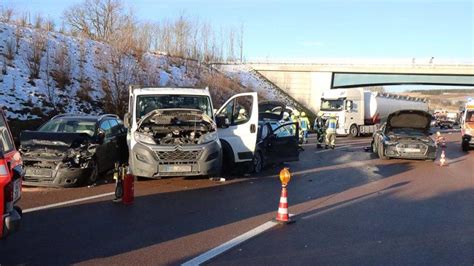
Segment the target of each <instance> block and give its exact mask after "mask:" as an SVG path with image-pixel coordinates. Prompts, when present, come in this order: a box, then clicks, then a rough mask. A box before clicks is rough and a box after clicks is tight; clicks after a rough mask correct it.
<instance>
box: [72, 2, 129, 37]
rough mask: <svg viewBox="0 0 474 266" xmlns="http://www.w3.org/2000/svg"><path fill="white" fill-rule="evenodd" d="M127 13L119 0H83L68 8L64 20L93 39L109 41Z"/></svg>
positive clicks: (74, 29) (73, 28)
mask: <svg viewBox="0 0 474 266" xmlns="http://www.w3.org/2000/svg"><path fill="white" fill-rule="evenodd" d="M124 16H127V14H126V13H125V11H124V6H123V3H122V1H121V0H85V1H84V2H82V3H79V4H76V5H73V6H71V7H70V8H68V9H67V10H66V11H65V12H64V14H63V17H64V20H65V21H66V23H67V24H68V25H69V26H70V27H71V28H72V30H73V31H77V32H80V33H83V34H86V35H87V36H89V37H90V38H93V39H95V40H100V41H105V42H109V41H111V40H112V39H113V36H114V33H115V32H116V31H117V30H119V29H120V28H121V26H122V22H123V21H124Z"/></svg>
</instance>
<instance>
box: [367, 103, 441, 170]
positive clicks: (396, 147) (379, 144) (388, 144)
mask: <svg viewBox="0 0 474 266" xmlns="http://www.w3.org/2000/svg"><path fill="white" fill-rule="evenodd" d="M430 124H431V114H429V113H427V112H425V111H420V110H401V111H397V112H394V113H392V114H390V115H389V116H388V118H387V122H386V123H384V124H383V125H382V126H381V127H380V128H379V129H378V130H377V131H376V132H375V133H374V135H373V138H372V144H371V145H372V151H373V152H374V153H376V154H378V156H379V158H380V159H390V158H404V159H424V160H433V161H434V160H435V159H436V144H435V142H434V141H433V139H431V137H430V135H431V133H430Z"/></svg>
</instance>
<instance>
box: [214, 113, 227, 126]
mask: <svg viewBox="0 0 474 266" xmlns="http://www.w3.org/2000/svg"><path fill="white" fill-rule="evenodd" d="M216 124H217V127H218V128H228V127H229V126H230V121H229V119H228V118H227V117H226V116H225V115H223V114H218V115H217V116H216Z"/></svg>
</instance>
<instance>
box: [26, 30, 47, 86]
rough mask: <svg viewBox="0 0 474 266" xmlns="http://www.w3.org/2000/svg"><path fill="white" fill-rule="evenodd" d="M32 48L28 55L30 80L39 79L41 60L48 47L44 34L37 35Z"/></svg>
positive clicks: (34, 36) (33, 39) (34, 37)
mask: <svg viewBox="0 0 474 266" xmlns="http://www.w3.org/2000/svg"><path fill="white" fill-rule="evenodd" d="M31 45H32V47H31V49H30V50H29V52H28V54H27V65H28V68H29V69H30V79H31V80H33V79H39V73H40V68H41V58H42V57H43V53H44V50H45V46H46V36H45V35H44V34H43V33H36V34H34V35H33V38H32V43H31Z"/></svg>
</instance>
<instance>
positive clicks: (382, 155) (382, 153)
mask: <svg viewBox="0 0 474 266" xmlns="http://www.w3.org/2000/svg"><path fill="white" fill-rule="evenodd" d="M377 154H378V155H379V158H380V159H381V160H387V159H388V157H387V156H385V149H384V147H383V144H382V143H380V144H379V148H378V153H377Z"/></svg>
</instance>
